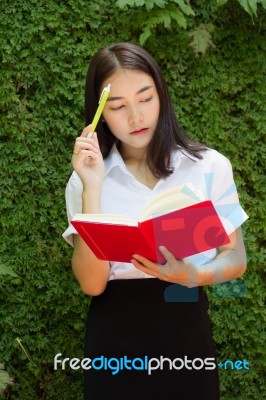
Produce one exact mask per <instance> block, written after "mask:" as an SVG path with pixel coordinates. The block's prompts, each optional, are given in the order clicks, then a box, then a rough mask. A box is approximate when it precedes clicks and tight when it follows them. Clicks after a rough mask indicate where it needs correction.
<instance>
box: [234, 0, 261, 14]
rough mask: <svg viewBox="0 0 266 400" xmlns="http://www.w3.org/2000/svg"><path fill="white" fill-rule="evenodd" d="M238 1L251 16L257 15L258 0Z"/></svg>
mask: <svg viewBox="0 0 266 400" xmlns="http://www.w3.org/2000/svg"><path fill="white" fill-rule="evenodd" d="M238 2H239V4H240V5H241V6H242V7H243V8H244V10H245V11H246V12H247V13H248V14H249V15H250V16H251V17H253V15H255V16H257V3H258V0H238Z"/></svg>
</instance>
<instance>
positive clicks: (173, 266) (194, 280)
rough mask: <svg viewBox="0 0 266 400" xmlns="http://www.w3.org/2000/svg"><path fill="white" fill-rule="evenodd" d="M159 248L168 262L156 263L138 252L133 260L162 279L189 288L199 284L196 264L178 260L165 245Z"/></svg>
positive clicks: (145, 270)
mask: <svg viewBox="0 0 266 400" xmlns="http://www.w3.org/2000/svg"><path fill="white" fill-rule="evenodd" d="M159 250H160V252H161V253H162V254H163V256H164V257H165V259H166V263H165V264H163V265H161V264H157V263H154V262H152V261H150V260H148V259H147V258H145V257H142V256H140V255H137V254H134V255H133V256H132V257H133V258H132V260H131V262H132V264H133V265H134V266H135V267H136V268H137V269H139V270H141V271H143V272H145V273H146V274H149V275H152V276H154V277H156V278H158V279H160V280H162V281H166V282H172V283H178V284H180V285H184V286H187V287H189V288H192V287H195V286H199V273H198V270H197V267H196V266H195V265H194V264H192V263H191V262H188V261H184V260H177V259H176V258H175V257H174V256H173V254H172V253H171V252H170V251H169V250H167V248H166V247H164V246H160V247H159Z"/></svg>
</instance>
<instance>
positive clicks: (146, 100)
mask: <svg viewBox="0 0 266 400" xmlns="http://www.w3.org/2000/svg"><path fill="white" fill-rule="evenodd" d="M151 99H152V96H150V97H147V99H144V100H141V103H148V102H149V101H151Z"/></svg>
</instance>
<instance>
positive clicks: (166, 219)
mask: <svg viewBox="0 0 266 400" xmlns="http://www.w3.org/2000/svg"><path fill="white" fill-rule="evenodd" d="M185 204H186V205H187V206H184V205H185ZM173 205H174V206H175V208H176V209H173V207H172V206H173ZM167 209H168V210H167ZM71 223H72V225H73V226H74V227H75V229H76V230H77V232H78V233H79V235H80V236H81V237H82V238H83V240H84V241H85V242H86V243H87V245H88V246H89V247H90V249H91V250H92V251H93V252H94V254H95V255H96V257H98V258H99V259H101V260H109V261H121V262H130V260H131V259H132V255H133V254H140V255H142V256H144V257H146V258H148V259H150V260H152V261H155V262H159V263H165V259H164V257H163V255H162V254H161V253H160V251H159V249H158V247H159V246H160V245H163V246H165V247H166V248H167V249H168V250H169V251H170V252H172V253H173V254H174V256H175V257H176V258H179V259H181V258H184V257H188V256H191V255H193V254H197V253H201V252H203V251H206V250H210V249H213V248H217V247H219V246H223V245H225V244H227V243H229V241H230V240H229V237H228V235H227V233H226V232H225V230H224V227H223V225H222V223H221V221H220V218H219V216H218V215H217V213H216V211H215V208H214V206H213V204H212V202H211V201H210V200H202V195H200V194H199V192H197V191H196V190H195V189H194V188H193V186H192V185H191V184H186V185H181V186H178V187H176V188H174V189H171V190H169V191H167V192H165V193H163V194H161V195H160V196H158V197H157V198H155V199H153V200H152V201H151V202H150V203H149V204H148V206H147V207H145V209H144V210H143V212H142V214H141V217H140V220H139V221H134V220H132V219H130V218H128V217H126V216H122V215H111V214H77V215H75V217H74V218H73V220H72V221H71Z"/></svg>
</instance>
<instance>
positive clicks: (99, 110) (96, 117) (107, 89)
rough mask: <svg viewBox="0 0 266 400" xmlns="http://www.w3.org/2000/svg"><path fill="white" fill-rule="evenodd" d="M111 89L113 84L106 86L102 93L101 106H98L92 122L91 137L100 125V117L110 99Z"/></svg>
mask: <svg viewBox="0 0 266 400" xmlns="http://www.w3.org/2000/svg"><path fill="white" fill-rule="evenodd" d="M110 88H111V84H110V83H109V84H108V85H107V86H105V88H104V89H103V91H102V94H101V97H100V100H99V105H98V108H97V111H96V113H95V115H94V118H93V121H92V127H91V133H90V134H89V135H90V136H92V135H93V134H94V131H95V129H96V126H97V124H98V121H99V119H100V116H101V114H102V112H103V109H104V106H105V103H106V101H107V99H108V96H109V94H110Z"/></svg>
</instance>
